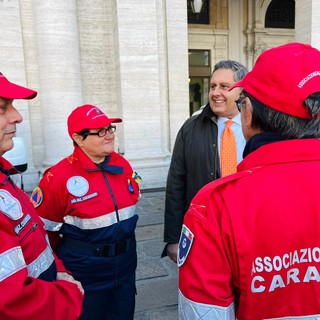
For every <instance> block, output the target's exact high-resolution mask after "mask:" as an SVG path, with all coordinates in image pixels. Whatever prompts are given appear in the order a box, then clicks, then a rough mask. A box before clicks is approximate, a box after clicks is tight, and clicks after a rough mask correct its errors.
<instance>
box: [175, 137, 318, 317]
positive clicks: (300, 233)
mask: <svg viewBox="0 0 320 320" xmlns="http://www.w3.org/2000/svg"><path fill="white" fill-rule="evenodd" d="M319 183H320V141H319V140H318V139H304V140H302V139H301V140H288V141H281V142H274V143H270V144H267V145H264V146H261V147H260V148H258V149H257V150H255V151H253V152H252V153H250V154H249V155H248V156H247V157H246V158H245V159H244V160H243V161H242V162H241V163H240V164H239V165H238V173H236V174H234V175H231V176H228V177H226V178H223V179H220V180H217V181H215V182H213V183H210V184H208V185H207V186H205V187H204V188H203V189H201V190H200V191H199V193H198V194H197V195H196V197H195V198H194V199H193V201H192V203H191V205H190V208H189V210H188V212H187V214H186V216H185V220H184V227H183V231H182V233H181V238H180V245H179V256H178V265H179V316H180V318H179V319H181V320H182V319H183V320H193V319H201V320H207V319H210V320H212V319H219V320H221V319H228V320H230V319H235V318H236V319H238V320H259V319H293V318H294V319H300V318H301V319H302V318H303V319H304V320H306V319H310V320H311V319H320V232H319V230H320V192H319Z"/></svg>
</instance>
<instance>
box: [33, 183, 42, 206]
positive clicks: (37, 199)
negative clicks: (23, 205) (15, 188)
mask: <svg viewBox="0 0 320 320" xmlns="http://www.w3.org/2000/svg"><path fill="white" fill-rule="evenodd" d="M42 200H43V193H42V190H41V189H40V188H39V187H36V188H34V190H33V191H32V194H31V196H30V201H31V203H32V204H33V206H34V207H35V208H37V207H39V206H40V204H41V203H42Z"/></svg>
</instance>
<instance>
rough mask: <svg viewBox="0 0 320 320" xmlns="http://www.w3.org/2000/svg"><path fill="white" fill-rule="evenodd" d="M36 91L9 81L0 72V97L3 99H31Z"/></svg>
mask: <svg viewBox="0 0 320 320" xmlns="http://www.w3.org/2000/svg"><path fill="white" fill-rule="evenodd" d="M36 95H37V92H36V91H34V90H31V89H28V88H25V87H21V86H19V85H17V84H14V83H12V82H10V81H9V80H8V79H7V78H6V77H5V76H4V75H3V74H2V73H1V72H0V97H1V98H5V99H12V100H14V99H33V98H35V97H36Z"/></svg>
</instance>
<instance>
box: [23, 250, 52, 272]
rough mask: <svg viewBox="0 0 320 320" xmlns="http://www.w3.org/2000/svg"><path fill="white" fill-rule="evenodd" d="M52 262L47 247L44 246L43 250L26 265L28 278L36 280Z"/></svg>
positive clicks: (50, 253)
mask: <svg viewBox="0 0 320 320" xmlns="http://www.w3.org/2000/svg"><path fill="white" fill-rule="evenodd" d="M53 261H54V256H53V254H52V251H51V248H50V246H49V245H47V246H46V248H45V250H44V251H43V252H42V253H41V254H40V255H39V256H38V257H37V258H36V259H35V260H34V261H32V262H31V263H30V264H29V265H28V274H29V276H30V277H33V278H38V277H39V276H40V274H41V273H42V272H44V271H46V270H47V269H49V267H50V266H51V264H52V263H53Z"/></svg>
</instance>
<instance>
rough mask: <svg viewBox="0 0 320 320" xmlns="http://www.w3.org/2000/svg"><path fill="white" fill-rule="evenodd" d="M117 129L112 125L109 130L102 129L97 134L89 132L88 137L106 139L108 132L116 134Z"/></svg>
mask: <svg viewBox="0 0 320 320" xmlns="http://www.w3.org/2000/svg"><path fill="white" fill-rule="evenodd" d="M116 129H117V127H116V126H115V125H111V126H109V127H108V128H101V129H99V130H98V131H97V132H88V133H87V135H88V136H98V137H100V138H102V137H104V136H105V135H106V134H107V132H109V133H114V132H115V131H116Z"/></svg>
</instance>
